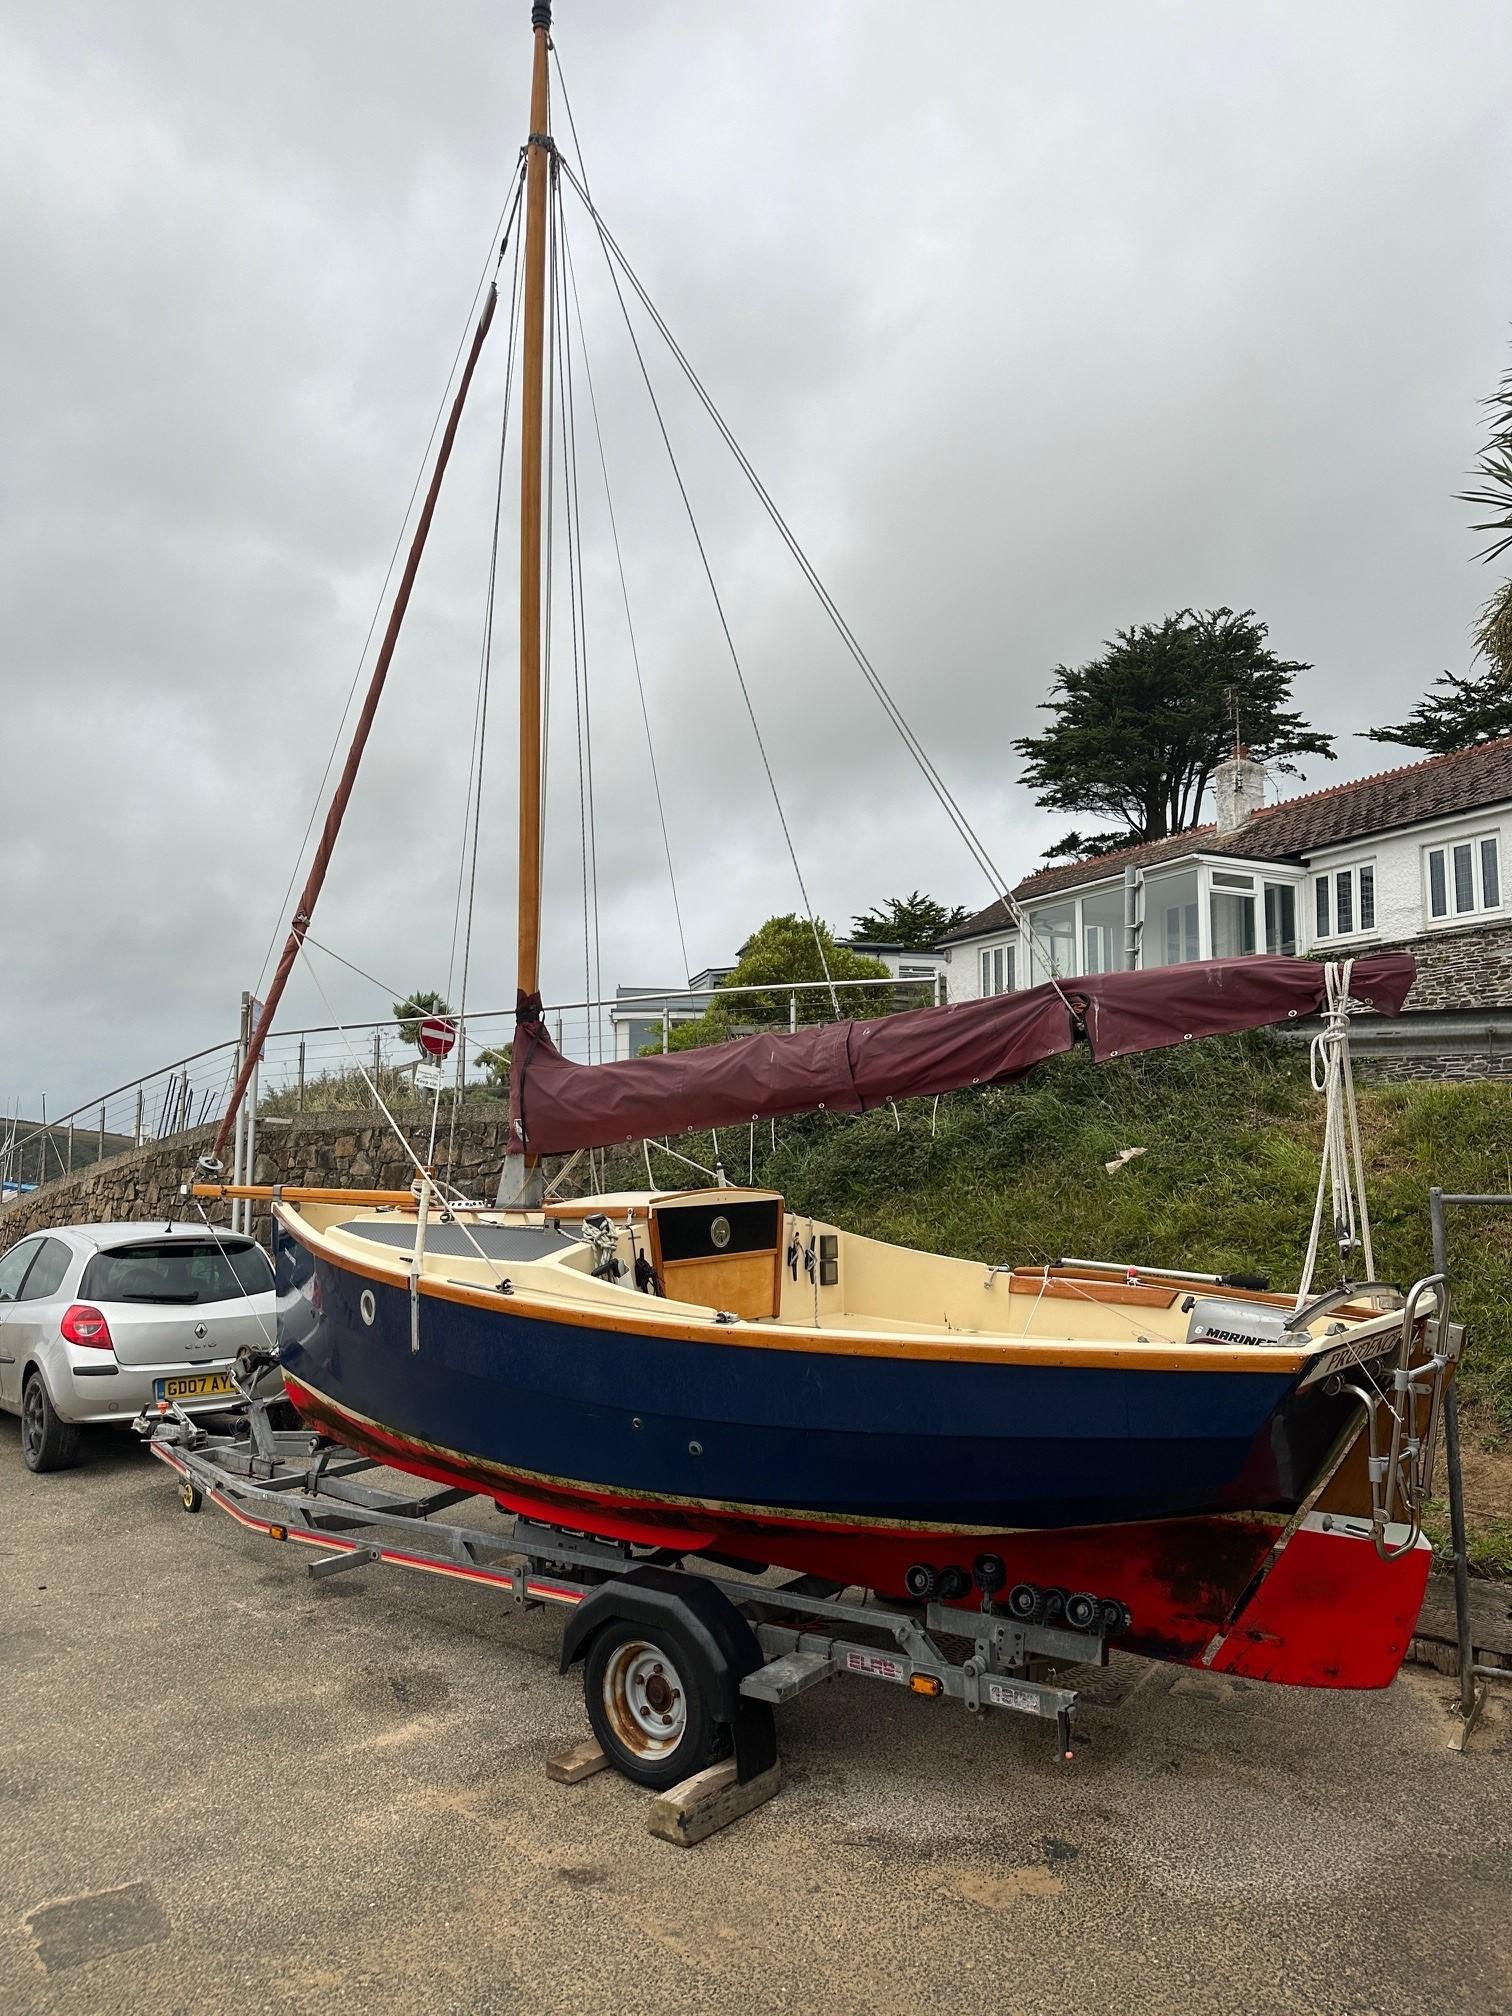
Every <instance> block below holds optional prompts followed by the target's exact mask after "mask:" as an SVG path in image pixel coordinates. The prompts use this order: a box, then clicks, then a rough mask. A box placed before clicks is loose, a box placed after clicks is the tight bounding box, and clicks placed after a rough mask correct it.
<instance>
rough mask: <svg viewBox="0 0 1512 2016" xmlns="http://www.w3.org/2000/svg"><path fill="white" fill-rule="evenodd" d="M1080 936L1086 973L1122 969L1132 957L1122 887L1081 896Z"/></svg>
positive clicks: (1116, 971)
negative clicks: (1128, 945)
mask: <svg viewBox="0 0 1512 2016" xmlns="http://www.w3.org/2000/svg"><path fill="white" fill-rule="evenodd" d="M1081 939H1082V958H1081V970H1082V972H1083V973H1122V972H1123V970H1124V968H1125V967H1126V966H1127V965H1128V963H1129V960H1128V947H1127V932H1126V929H1125V925H1124V892H1123V890H1122V889H1104V890H1102V891H1100V892H1099V893H1098V894H1097V895H1095V896H1084V897H1083V898H1082V906H1081Z"/></svg>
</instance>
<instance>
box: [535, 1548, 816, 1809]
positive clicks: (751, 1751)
mask: <svg viewBox="0 0 1512 2016" xmlns="http://www.w3.org/2000/svg"><path fill="white" fill-rule="evenodd" d="M620 1618H624V1619H627V1620H628V1621H629V1622H630V1623H632V1624H644V1625H646V1626H648V1627H651V1626H655V1625H658V1624H660V1625H664V1626H670V1627H672V1628H673V1629H674V1630H675V1631H676V1633H677V1634H678V1636H679V1637H681V1638H683V1639H684V1640H686V1642H687V1644H688V1646H689V1649H690V1651H691V1652H692V1654H693V1656H694V1658H695V1659H696V1661H697V1663H698V1666H699V1668H700V1673H699V1678H700V1680H701V1681H702V1683H703V1685H704V1686H705V1687H706V1688H707V1690H708V1696H709V1705H710V1709H711V1712H712V1713H713V1716H714V1719H715V1721H716V1722H720V1723H724V1724H727V1725H728V1726H729V1729H730V1734H731V1739H732V1742H733V1745H734V1750H735V1766H736V1772H737V1775H738V1776H739V1778H740V1780H741V1782H742V1783H744V1782H745V1781H746V1780H747V1779H750V1778H754V1777H756V1776H758V1775H759V1774H760V1773H761V1772H763V1771H766V1770H769V1769H770V1768H771V1766H772V1765H773V1764H775V1762H776V1761H777V1726H776V1721H775V1718H774V1717H773V1714H772V1711H771V1709H770V1708H769V1707H768V1706H767V1705H766V1703H765V1702H762V1701H748V1700H746V1698H745V1697H744V1695H742V1693H741V1691H740V1683H741V1681H742V1680H743V1679H744V1678H745V1676H746V1675H747V1673H754V1672H755V1670H756V1668H757V1667H758V1666H760V1665H761V1664H762V1656H761V1647H760V1645H759V1644H758V1643H757V1642H756V1634H755V1632H754V1631H753V1630H752V1629H751V1627H750V1625H749V1624H748V1623H747V1622H746V1620H745V1619H744V1617H742V1616H741V1614H740V1612H739V1611H738V1610H737V1609H736V1608H735V1605H734V1604H733V1603H732V1602H731V1601H730V1599H729V1597H728V1596H726V1595H725V1593H724V1591H723V1590H722V1589H719V1588H716V1587H715V1585H714V1584H713V1583H712V1582H707V1581H705V1580H704V1578H703V1577H702V1576H700V1575H689V1574H686V1573H683V1572H680V1571H678V1570H677V1569H673V1568H657V1567H653V1566H650V1565H648V1566H646V1567H643V1568H632V1569H631V1570H630V1572H629V1573H628V1574H627V1575H621V1576H616V1578H615V1579H614V1580H613V1581H612V1582H605V1583H603V1584H602V1585H601V1586H600V1587H599V1588H597V1589H595V1590H594V1592H593V1594H592V1595H591V1596H585V1597H584V1598H583V1601H582V1602H581V1603H580V1604H579V1605H578V1607H577V1609H576V1610H574V1611H573V1613H572V1615H571V1617H569V1618H568V1620H567V1627H566V1629H565V1630H564V1631H563V1633H562V1662H561V1671H562V1672H563V1673H565V1672H566V1671H567V1670H568V1668H569V1667H571V1666H573V1665H575V1664H576V1662H577V1661H578V1660H579V1659H581V1658H582V1657H583V1656H584V1655H585V1654H586V1652H587V1650H588V1647H589V1645H590V1643H591V1642H592V1640H593V1637H594V1634H595V1633H596V1632H597V1631H599V1630H600V1629H601V1628H602V1627H603V1626H604V1625H605V1624H609V1623H612V1622H615V1621H617V1620H618V1619H620Z"/></svg>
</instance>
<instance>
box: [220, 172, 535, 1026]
mask: <svg viewBox="0 0 1512 2016" xmlns="http://www.w3.org/2000/svg"><path fill="white" fill-rule="evenodd" d="M524 187H525V160H524V149H523V148H522V149H521V154H520V166H519V169H518V171H517V172H516V175H515V183H514V194H513V195H512V196H509V197H506V198H505V201H504V207H503V209H501V210H500V212H499V221H498V223H497V224H496V225H495V226H494V229H493V233H492V235H491V237H490V239H489V247H490V250H492V247H493V246H494V245H495V244H497V245H498V247H499V251H498V256H497V258H496V259H495V261H494V268H493V270H494V272H495V273H497V272H498V270H499V268H500V266H502V265H503V263H504V253H505V249H506V247H507V246H508V243H509V239H510V235H511V233H512V232H513V230H514V226H515V220H516V218H517V217H518V214H519V209H520V198H521V194H522V192H523V190H524ZM489 279H490V274H489V270H488V262H487V260H485V261H484V264H483V272H482V274H481V276H480V278H479V280H478V284H477V286H476V287H475V288H474V289H473V294H472V302H471V305H470V306H469V309H468V316H467V320H466V321H465V322H464V323H463V325H462V335H461V337H460V339H459V341H458V343H457V350H456V355H455V356H454V357H453V358H452V361H451V370H450V371H449V372H448V374H447V379H446V384H445V386H444V387H443V388H442V392H441V403H440V404H439V405H438V406H437V408H436V417H435V419H434V420H432V422H431V429H430V433H429V434H428V435H427V437H426V442H425V448H424V452H423V453H422V454H421V457H420V464H419V467H418V468H417V469H416V471H415V481H414V484H413V486H412V488H411V490H410V494H409V502H408V503H407V504H406V505H405V507H404V515H403V517H402V518H401V519H400V521H399V530H398V532H397V533H396V535H395V538H394V550H393V552H392V553H391V554H390V555H389V563H388V567H387V570H386V571H385V573H384V576H383V585H382V586H381V587H380V588H379V590H378V599H377V600H376V602H375V603H374V604H373V614H372V620H371V621H370V622H369V624H368V627H367V635H366V637H365V638H364V639H363V641H362V649H361V651H360V652H359V653H358V656H357V663H356V665H355V667H354V668H353V671H352V683H351V685H350V686H349V687H348V688H347V696H346V702H345V704H344V706H343V707H342V710H341V719H340V720H339V721H338V722H337V723H336V732H335V734H334V735H333V736H332V738H331V748H330V753H329V754H328V755H327V757H326V760H325V768H324V770H322V771H321V773H320V782H319V783H318V784H317V785H316V787H315V793H314V797H313V798H312V800H311V804H310V816H309V819H308V820H307V821H306V823H305V830H304V837H303V839H302V840H301V841H300V843H299V849H298V852H297V853H296V854H295V856H294V860H293V864H292V866H291V867H290V869H289V880H288V886H287V887H286V888H285V890H284V893H283V898H282V900H281V901H280V903H279V906H278V909H277V911H276V912H275V914H274V918H273V935H272V936H271V937H270V938H269V940H268V949H267V951H266V952H264V954H263V959H262V965H261V966H260V967H259V968H258V973H257V985H256V987H255V988H254V989H253V990H252V991H253V994H254V996H257V995H260V994H261V993H262V986H263V981H264V980H265V979H266V978H267V973H268V962H269V960H270V959H271V958H272V957H273V952H274V948H275V947H276V945H277V944H278V934H279V931H280V930H281V928H282V926H283V920H284V918H285V917H286V916H287V915H288V910H289V898H290V897H291V896H292V895H293V893H294V884H295V882H296V880H297V879H298V876H299V868H300V863H301V862H302V861H303V860H304V853H305V849H306V847H308V846H309V844H310V835H311V834H312V833H313V832H314V830H315V821H316V820H317V819H318V818H319V816H320V808H321V806H322V805H323V804H324V802H325V788H326V784H327V783H328V782H329V780H330V775H331V768H332V765H333V764H334V763H335V761H336V757H337V754H338V752H339V750H340V748H341V744H342V736H343V734H344V732H345V729H346V724H347V719H348V717H349V716H350V714H351V711H352V702H353V700H354V699H355V698H356V696H357V686H358V682H359V681H360V680H361V678H362V668H363V666H364V665H365V664H366V662H367V654H368V650H369V648H370V646H371V645H372V642H373V633H374V632H375V631H376V629H377V628H378V618H379V617H380V616H381V615H382V614H383V611H384V608H385V606H386V604H387V601H388V590H389V583H390V581H392V580H393V578H394V567H395V564H396V563H397V561H398V558H399V553H400V549H401V548H402V546H403V544H404V528H405V527H406V526H407V525H408V523H409V520H410V513H411V512H412V511H413V510H414V508H415V499H416V497H418V496H419V494H420V485H421V484H422V483H423V482H424V480H425V472H426V470H427V469H428V468H429V466H430V454H431V448H432V446H433V444H434V442H435V439H436V431H437V429H438V428H439V427H440V425H441V420H442V416H443V414H444V413H445V412H446V403H447V394H448V393H449V392H450V390H451V386H452V380H453V379H454V378H455V377H456V375H457V365H458V363H459V362H460V361H461V357H462V352H463V350H464V349H465V348H466V345H467V340H468V337H469V335H470V333H471V330H472V327H473V324H474V323H475V322H476V321H477V313H478V300H479V297H480V296H481V294H482V292H483V289H484V288H485V287H486V286H487V285H488V283H489Z"/></svg>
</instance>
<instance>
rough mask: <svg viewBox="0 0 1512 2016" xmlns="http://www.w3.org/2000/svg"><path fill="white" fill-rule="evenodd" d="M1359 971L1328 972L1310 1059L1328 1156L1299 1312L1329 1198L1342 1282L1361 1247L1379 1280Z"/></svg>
mask: <svg viewBox="0 0 1512 2016" xmlns="http://www.w3.org/2000/svg"><path fill="white" fill-rule="evenodd" d="M1353 969H1354V961H1353V960H1352V959H1345V960H1343V961H1342V962H1338V963H1336V962H1335V961H1332V960H1330V961H1329V963H1328V965H1327V966H1325V968H1324V969H1323V971H1324V985H1325V988H1326V990H1327V1000H1326V1005H1325V1007H1324V1011H1323V1012H1324V1021H1323V1027H1322V1028H1321V1029H1320V1030H1319V1031H1318V1033H1317V1035H1316V1036H1314V1038H1313V1039H1312V1050H1311V1060H1310V1061H1311V1070H1312V1084H1313V1090H1314V1091H1315V1092H1318V1093H1321V1094H1322V1096H1323V1100H1324V1109H1323V1153H1322V1156H1321V1158H1320V1161H1319V1167H1318V1196H1317V1202H1316V1203H1315V1205H1314V1206H1313V1221H1312V1234H1311V1237H1310V1238H1309V1240H1308V1244H1307V1259H1306V1261H1305V1262H1304V1263H1303V1268H1302V1279H1301V1281H1300V1283H1299V1284H1298V1287H1297V1305H1296V1306H1297V1307H1298V1308H1299V1309H1300V1308H1301V1307H1302V1305H1303V1303H1304V1302H1306V1300H1307V1299H1308V1297H1309V1295H1310V1294H1311V1293H1312V1283H1313V1272H1314V1269H1315V1268H1316V1266H1317V1261H1318V1246H1319V1243H1320V1241H1321V1239H1322V1234H1323V1206H1324V1201H1325V1199H1326V1200H1327V1201H1328V1202H1329V1204H1330V1205H1331V1207H1332V1214H1333V1229H1334V1239H1335V1242H1336V1244H1337V1246H1338V1249H1339V1273H1340V1276H1341V1278H1347V1276H1348V1269H1349V1255H1350V1254H1351V1253H1352V1252H1354V1250H1355V1249H1356V1248H1357V1247H1358V1248H1359V1249H1360V1251H1361V1254H1362V1256H1363V1259H1364V1263H1365V1273H1364V1278H1365V1279H1366V1280H1367V1281H1373V1280H1374V1279H1375V1249H1374V1247H1373V1245H1372V1243H1371V1237H1370V1206H1369V1204H1368V1203H1367V1201H1366V1196H1365V1157H1364V1152H1363V1150H1362V1148H1361V1145H1360V1116H1359V1112H1358V1109H1357V1107H1356V1105H1355V1087H1354V1069H1353V1066H1352V1064H1351V1062H1350V1055H1349V1017H1350V997H1349V982H1350V975H1351V973H1352V972H1353Z"/></svg>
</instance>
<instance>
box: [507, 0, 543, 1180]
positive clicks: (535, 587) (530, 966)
mask: <svg viewBox="0 0 1512 2016" xmlns="http://www.w3.org/2000/svg"><path fill="white" fill-rule="evenodd" d="M530 26H531V29H532V32H533V34H534V37H535V57H534V64H533V67H532V70H531V80H530V133H529V135H528V137H527V140H526V148H525V302H524V332H523V344H524V349H523V355H522V357H521V360H520V363H521V371H520V428H521V433H520V850H519V851H520V858H519V902H518V921H517V930H518V939H517V949H516V955H515V979H516V985H517V987H518V990H519V991H518V999H519V1004H520V1012H521V1013H522V1014H523V1013H526V1012H528V1011H527V1009H526V1004H527V1003H532V1002H534V1001H535V1000H536V998H537V997H538V994H539V989H540V984H541V492H542V467H541V408H542V403H543V402H542V391H543V382H544V379H545V364H546V358H545V352H546V340H545V339H546V178H547V170H548V167H549V165H550V156H551V151H552V149H551V134H550V121H551V104H550V90H549V80H548V72H547V59H548V52H549V51H550V48H551V0H534V5H533V6H532V7H531V10H530ZM524 1148H525V1144H524V1141H523V1140H522V1139H520V1138H519V1137H518V1136H517V1135H516V1134H515V1132H514V1130H513V1129H511V1130H510V1138H509V1141H508V1144H507V1147H506V1151H505V1155H504V1167H503V1169H502V1170H501V1171H500V1175H499V1202H500V1204H503V1205H514V1206H516V1207H518V1206H521V1205H524V1206H526V1207H529V1206H532V1205H535V1204H538V1203H539V1202H540V1200H541V1194H542V1188H543V1184H542V1176H541V1167H540V1161H539V1158H538V1157H537V1156H534V1155H527V1154H526V1153H525V1152H524Z"/></svg>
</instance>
